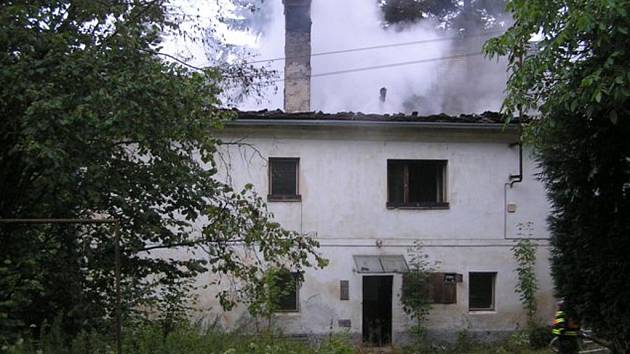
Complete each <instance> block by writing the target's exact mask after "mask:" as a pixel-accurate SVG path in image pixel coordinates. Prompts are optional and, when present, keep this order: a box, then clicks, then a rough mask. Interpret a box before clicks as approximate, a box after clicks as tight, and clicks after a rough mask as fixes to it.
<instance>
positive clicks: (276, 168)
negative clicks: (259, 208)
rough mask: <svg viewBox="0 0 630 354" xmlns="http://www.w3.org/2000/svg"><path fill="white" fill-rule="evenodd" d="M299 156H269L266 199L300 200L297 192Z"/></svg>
mask: <svg viewBox="0 0 630 354" xmlns="http://www.w3.org/2000/svg"><path fill="white" fill-rule="evenodd" d="M299 165H300V159H299V158H289V157H270V158H269V195H268V196H267V200H268V201H272V202H273V201H300V200H302V198H301V196H300V194H299V192H298V191H299V178H298V176H299Z"/></svg>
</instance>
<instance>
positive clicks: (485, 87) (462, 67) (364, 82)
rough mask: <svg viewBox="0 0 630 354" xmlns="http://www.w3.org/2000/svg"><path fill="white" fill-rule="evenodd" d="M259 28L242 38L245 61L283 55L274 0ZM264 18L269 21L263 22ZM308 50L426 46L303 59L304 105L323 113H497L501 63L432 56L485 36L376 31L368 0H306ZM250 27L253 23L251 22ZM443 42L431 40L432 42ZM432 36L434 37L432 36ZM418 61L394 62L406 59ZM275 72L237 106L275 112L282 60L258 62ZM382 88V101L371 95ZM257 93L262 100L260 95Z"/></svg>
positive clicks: (467, 50)
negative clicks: (307, 69) (307, 89)
mask: <svg viewBox="0 0 630 354" xmlns="http://www.w3.org/2000/svg"><path fill="white" fill-rule="evenodd" d="M262 10H264V11H266V12H267V13H266V16H265V18H266V19H267V21H265V23H264V27H263V31H262V32H260V33H256V34H251V35H250V39H249V40H250V43H251V44H252V47H253V49H254V50H255V51H256V52H257V53H258V55H257V56H255V57H252V58H250V59H249V60H250V61H259V60H262V59H273V58H282V57H284V13H283V4H282V0H266V1H265V2H264V8H263V9H262ZM269 19H272V20H271V21H269ZM311 19H312V22H313V24H312V28H311V45H312V53H313V54H316V53H322V52H329V51H338V50H346V49H353V48H364V47H373V46H380V45H390V44H397V43H405V42H412V41H426V40H430V42H427V43H420V44H413V45H402V46H393V47H387V48H380V49H372V50H362V51H353V52H348V53H338V54H331V55H321V56H317V55H315V56H313V57H312V58H311V66H312V75H313V77H312V79H311V110H313V111H324V112H340V111H355V112H364V113H398V112H405V113H411V111H418V112H419V113H420V114H438V113H447V114H458V113H480V112H483V111H486V110H495V111H496V110H498V109H499V108H500V104H501V101H502V99H503V91H504V89H505V82H506V79H507V74H506V72H505V68H506V65H505V63H504V62H500V63H496V62H492V61H490V60H489V59H485V58H483V57H482V56H481V55H471V56H466V57H464V58H460V59H450V60H433V59H438V58H443V57H450V56H456V55H462V54H472V53H479V52H481V46H482V44H483V42H484V41H485V40H486V39H487V38H489V36H488V37H485V38H481V37H472V38H469V39H468V40H466V41H463V40H461V39H455V40H453V38H454V37H456V34H455V33H446V32H444V31H438V30H436V27H437V26H436V25H435V24H434V23H429V22H428V21H423V22H422V24H417V25H412V26H407V27H404V28H383V26H382V13H381V10H380V8H379V6H378V3H377V1H374V0H313V1H312V7H311ZM257 25H258V27H260V26H261V24H260V23H259V24H257ZM440 38H441V39H443V40H439V39H440ZM432 40H435V41H432ZM423 60H427V61H426V62H421V63H416V64H409V65H402V66H397V64H399V63H404V62H410V61H423ZM256 65H261V66H262V65H264V66H266V67H267V68H270V69H275V70H276V71H278V73H279V76H278V78H277V80H275V82H274V84H275V85H276V86H275V87H269V88H268V89H266V90H265V91H263V92H262V95H261V96H260V97H250V98H247V99H245V100H244V101H243V102H242V103H241V104H239V105H238V108H240V109H243V110H258V109H264V108H266V109H278V108H279V109H282V106H283V82H282V78H283V77H282V71H283V68H284V61H283V60H276V61H271V62H265V63H259V64H256ZM383 65H385V66H389V65H392V66H389V67H386V68H380V69H370V70H365V71H358V72H351V73H340V74H336V75H330V76H318V75H320V74H324V73H330V72H336V71H345V70H355V69H360V68H369V67H373V66H383ZM383 87H384V88H386V89H387V95H386V100H385V102H384V103H383V102H381V101H380V100H379V92H380V90H381V88H383ZM261 98H262V99H261Z"/></svg>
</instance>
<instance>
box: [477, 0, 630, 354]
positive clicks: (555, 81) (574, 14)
mask: <svg viewBox="0 0 630 354" xmlns="http://www.w3.org/2000/svg"><path fill="white" fill-rule="evenodd" d="M507 7H508V9H509V10H510V11H511V12H512V15H513V17H514V19H515V21H516V22H515V24H514V26H512V27H511V28H510V29H509V30H508V32H507V33H506V34H504V35H502V36H500V37H498V38H494V39H492V40H490V41H489V42H488V43H487V44H486V52H487V53H489V54H491V55H508V56H509V57H510V60H511V68H512V71H513V74H512V75H511V77H510V81H509V83H508V97H507V99H506V101H505V102H504V110H505V111H507V112H516V111H518V110H519V109H522V110H524V111H529V110H537V111H538V112H540V119H539V120H536V121H534V122H533V123H532V124H531V126H530V127H529V129H528V134H529V139H530V141H531V142H532V143H533V144H534V146H535V147H536V149H537V153H538V157H539V160H540V163H541V165H542V167H543V175H542V178H543V180H544V182H545V184H546V187H547V191H548V193H549V196H550V199H551V201H552V206H553V212H552V214H551V217H550V219H549V222H550V227H551V231H552V245H553V250H552V252H553V253H552V273H553V276H554V280H555V284H556V291H557V295H558V296H559V297H563V298H565V301H566V304H567V307H568V309H569V310H570V311H572V312H575V314H574V315H575V316H576V318H581V319H582V321H583V323H585V324H587V325H588V326H590V327H592V328H593V329H594V330H595V332H596V333H597V334H598V335H599V336H601V337H604V338H607V339H610V340H611V341H612V342H613V345H614V346H615V349H616V350H617V351H620V352H622V351H624V350H627V348H629V347H630V322H629V320H628V319H629V318H630V310H629V307H628V306H626V305H625V304H626V302H627V299H628V298H630V284H628V282H627V274H628V273H629V272H630V261H628V257H627V254H628V253H630V241H629V240H628V237H627V235H628V234H629V233H630V158H629V156H630V141H629V140H628V136H629V134H630V119H628V117H629V114H630V111H629V110H628V107H630V106H629V105H628V103H629V102H628V99H629V98H630V71H629V70H628V67H627V63H628V60H629V59H630V52H629V51H628V50H627V48H626V47H625V46H623V45H620V43H627V42H628V37H629V36H628V32H629V31H630V3H628V2H627V1H603V0H601V1H577V2H576V1H558V2H548V1H542V0H540V1H538V0H534V1H521V0H518V1H510V2H509V3H508V5H507ZM536 33H537V34H538V37H539V38H540V41H538V42H537V43H535V44H534V43H532V42H530V38H531V37H532V35H533V34H536ZM521 56H522V62H521V60H519V57H521Z"/></svg>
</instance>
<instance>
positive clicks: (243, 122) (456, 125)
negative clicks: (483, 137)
mask: <svg viewBox="0 0 630 354" xmlns="http://www.w3.org/2000/svg"><path fill="white" fill-rule="evenodd" d="M225 125H226V126H273V127H281V126H293V127H296V126H297V127H324V126H329V127H382V128H387V127H409V128H431V129H457V130H462V129H464V130H494V131H516V130H518V129H519V125H518V124H514V123H510V124H505V123H462V122H410V121H358V120H323V119H309V120H294V119H237V120H232V121H227V122H226V123H225Z"/></svg>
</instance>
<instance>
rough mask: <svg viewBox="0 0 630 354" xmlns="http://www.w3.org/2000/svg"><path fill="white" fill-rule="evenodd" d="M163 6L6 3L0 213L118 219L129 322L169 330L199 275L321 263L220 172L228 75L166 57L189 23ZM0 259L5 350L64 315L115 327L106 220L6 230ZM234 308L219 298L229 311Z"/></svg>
mask: <svg viewBox="0 0 630 354" xmlns="http://www.w3.org/2000/svg"><path fill="white" fill-rule="evenodd" d="M167 8H168V6H167V1H165V0H151V1H149V0H147V1H135V0H134V1H132V0H123V1H110V0H101V1H69V0H68V1H64V0H59V1H30V2H14V1H8V2H6V1H5V2H2V4H1V5H0V48H2V50H1V51H0V116H1V117H2V124H1V125H0V141H2V148H1V150H0V217H2V218H93V217H109V218H113V219H116V220H118V221H119V224H120V228H121V237H122V243H123V245H122V272H123V288H124V291H123V297H124V309H123V310H124V313H125V314H126V315H127V316H129V317H133V316H134V315H142V314H143V313H144V312H152V311H153V310H155V309H160V310H161V311H160V313H161V314H162V315H163V316H164V317H163V320H164V323H168V322H172V321H173V320H174V319H175V318H177V317H179V316H181V315H183V313H184V311H185V310H186V308H187V306H188V305H190V302H189V301H187V299H186V294H187V293H188V291H189V290H190V289H191V288H192V286H193V284H192V282H193V280H194V279H195V277H196V276H197V275H198V274H200V273H202V272H205V271H208V270H209V271H212V272H216V273H223V274H227V275H229V276H230V277H232V278H237V279H238V280H243V281H248V280H254V279H257V278H256V276H255V273H256V271H257V270H258V269H259V268H260V267H261V266H262V265H263V264H264V265H268V264H271V265H273V264H285V263H290V264H291V265H292V266H293V268H294V269H296V270H300V269H302V268H303V267H308V266H311V265H317V264H319V265H323V264H324V261H323V260H322V259H321V258H320V257H319V255H318V254H317V253H316V251H315V249H316V247H317V242H316V241H314V240H312V239H310V238H308V237H305V236H303V235H299V234H296V233H293V232H289V231H286V230H283V229H282V228H281V227H280V226H279V225H278V224H277V223H274V222H273V221H272V219H271V214H270V213H269V212H268V211H267V210H266V208H265V205H264V202H263V201H262V199H261V198H259V197H258V196H257V195H256V194H255V193H254V191H253V190H252V188H251V186H247V187H246V188H245V189H243V190H242V191H237V190H233V189H232V187H231V186H228V185H225V184H223V183H221V182H219V181H217V180H216V179H214V175H215V173H216V172H217V168H216V165H215V163H214V161H213V159H214V154H215V152H216V151H217V146H218V145H219V144H220V141H218V140H217V139H215V138H214V137H213V136H212V131H214V130H216V129H219V128H220V127H221V126H222V124H223V122H225V121H226V120H229V119H230V114H229V113H226V112H224V111H220V110H218V109H217V108H216V107H217V105H218V104H219V103H220V102H219V101H218V99H217V95H218V94H219V93H220V89H219V83H220V81H221V77H222V76H221V73H220V71H219V70H218V69H213V68H209V69H205V70H190V68H189V67H186V66H183V65H180V64H179V63H175V62H166V61H164V60H163V56H161V55H159V54H158V51H159V50H160V45H161V44H160V38H161V36H162V34H164V33H165V32H168V31H178V30H179V27H178V23H177V22H174V21H173V19H172V17H171V16H170V15H169V14H168V13H167V12H166V10H167ZM0 250H1V251H0V252H1V254H0V344H1V343H3V342H7V341H13V340H15V338H16V337H17V336H18V335H19V333H20V332H21V331H22V330H25V329H26V328H33V329H34V331H35V332H37V331H38V329H39V328H40V327H41V326H42V324H43V323H44V321H48V323H50V322H51V321H52V318H54V317H55V316H57V314H61V315H62V316H63V318H64V321H63V326H64V328H63V330H64V332H67V333H78V332H79V330H85V331H90V330H91V329H93V328H108V326H109V323H107V321H108V318H110V316H111V314H112V310H113V297H112V295H113V294H112V292H113V286H112V285H113V284H112V283H113V259H114V257H113V245H112V228H111V227H110V226H107V225H91V226H79V225H63V226H61V225H41V226H37V227H35V226H29V225H2V226H0ZM221 279H223V280H225V279H226V278H225V277H223V278H221ZM229 290H234V291H237V292H238V291H239V289H229ZM236 300H238V296H237V295H234V294H231V293H229V292H227V291H226V292H224V293H222V301H223V304H224V305H226V306H227V307H229V306H231V305H233V304H234V301H236Z"/></svg>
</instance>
